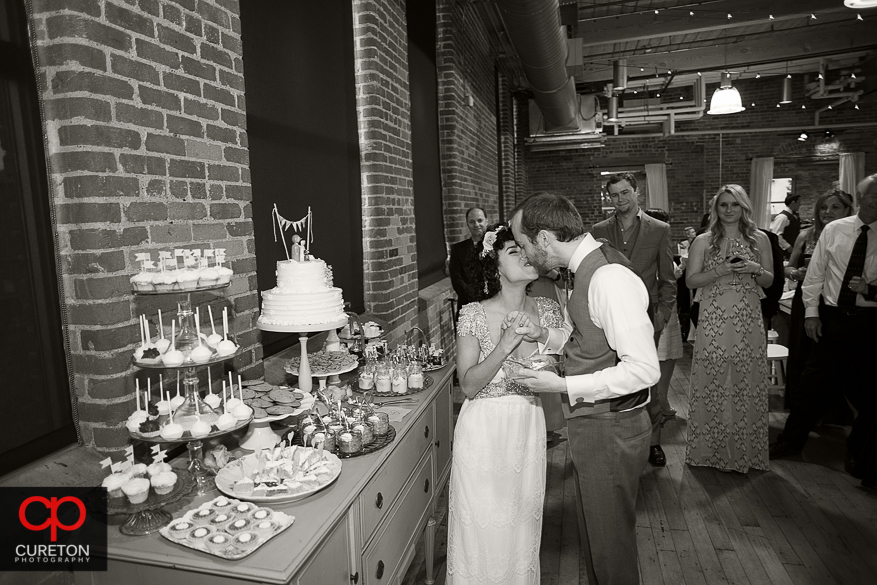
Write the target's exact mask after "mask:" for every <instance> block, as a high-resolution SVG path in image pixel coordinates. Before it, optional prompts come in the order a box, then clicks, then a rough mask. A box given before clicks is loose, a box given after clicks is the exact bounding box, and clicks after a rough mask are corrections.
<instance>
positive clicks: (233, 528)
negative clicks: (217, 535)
mask: <svg viewBox="0 0 877 585" xmlns="http://www.w3.org/2000/svg"><path fill="white" fill-rule="evenodd" d="M252 524H253V522H252V520H250V519H249V518H237V519H235V520H232V521H231V522H229V523H228V524H226V525H225V530H226V532H228V533H229V534H237V533H239V532H244V531H246V530H249V528H250V526H251V525H252Z"/></svg>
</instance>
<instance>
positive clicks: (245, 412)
mask: <svg viewBox="0 0 877 585" xmlns="http://www.w3.org/2000/svg"><path fill="white" fill-rule="evenodd" d="M238 396H240V404H238V405H237V406H235V407H234V408H233V409H232V411H231V413H232V414H233V415H234V417H235V418H236V419H237V420H247V419H248V418H250V415H251V414H253V409H252V408H250V407H249V406H247V405H246V404H244V386H243V384H241V377H240V375H238Z"/></svg>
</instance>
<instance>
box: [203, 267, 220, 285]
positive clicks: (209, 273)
mask: <svg viewBox="0 0 877 585" xmlns="http://www.w3.org/2000/svg"><path fill="white" fill-rule="evenodd" d="M218 282H219V271H218V270H216V268H205V269H204V270H202V271H201V272H200V274H199V278H198V286H216V284H217V283H218Z"/></svg>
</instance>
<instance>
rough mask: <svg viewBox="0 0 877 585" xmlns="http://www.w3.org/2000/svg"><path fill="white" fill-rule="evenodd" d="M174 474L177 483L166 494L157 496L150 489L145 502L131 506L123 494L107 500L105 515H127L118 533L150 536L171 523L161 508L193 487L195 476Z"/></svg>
mask: <svg viewBox="0 0 877 585" xmlns="http://www.w3.org/2000/svg"><path fill="white" fill-rule="evenodd" d="M174 473H176V474H177V483H175V484H174V487H173V489H172V490H171V491H170V492H169V493H167V494H162V495H159V494H157V493H155V491H154V490H153V489H152V488H151V487H150V488H149V495H148V496H147V497H146V500H145V501H143V502H141V503H139V504H132V503H131V502H130V501H128V497H127V496H125V495H124V494H123V495H122V497H121V498H108V499H107V514H110V515H121V514H126V515H129V518H128V519H127V520H126V521H125V523H124V524H122V525H121V526H119V531H120V532H122V533H123V534H128V535H132V536H140V535H143V534H152V533H153V532H155V531H157V530H159V529H160V528H161V527H162V526H164V525H166V524H167V523H168V522H170V521H171V515H170V514H168V513H167V512H165V511H164V510H162V509H161V508H162V507H163V506H165V505H166V504H172V503H174V502H176V501H177V500H179V499H180V498H182V497H183V496H185V495H186V494H188V493H189V492H190V491H192V488H193V487H195V476H194V475H192V473H191V472H189V471H187V470H185V469H174Z"/></svg>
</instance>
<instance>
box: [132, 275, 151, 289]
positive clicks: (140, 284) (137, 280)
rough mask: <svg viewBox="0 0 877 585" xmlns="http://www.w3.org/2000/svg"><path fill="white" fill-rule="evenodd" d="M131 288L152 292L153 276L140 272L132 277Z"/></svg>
mask: <svg viewBox="0 0 877 585" xmlns="http://www.w3.org/2000/svg"><path fill="white" fill-rule="evenodd" d="M131 288H132V289H133V290H135V291H151V290H153V287H152V275H151V274H150V273H148V272H138V273H137V274H135V275H134V276H132V277H131Z"/></svg>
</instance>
